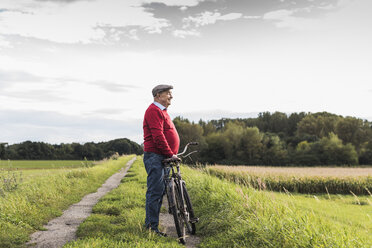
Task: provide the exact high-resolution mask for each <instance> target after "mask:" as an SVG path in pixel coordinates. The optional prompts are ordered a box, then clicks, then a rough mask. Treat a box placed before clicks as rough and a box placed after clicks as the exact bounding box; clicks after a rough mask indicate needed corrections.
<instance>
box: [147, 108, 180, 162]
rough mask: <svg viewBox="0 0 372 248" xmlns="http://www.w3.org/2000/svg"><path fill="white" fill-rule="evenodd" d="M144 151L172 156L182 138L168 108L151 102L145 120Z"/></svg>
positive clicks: (175, 152)
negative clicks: (162, 108)
mask: <svg viewBox="0 0 372 248" xmlns="http://www.w3.org/2000/svg"><path fill="white" fill-rule="evenodd" d="M143 136H144V140H145V142H144V151H145V152H154V153H157V154H162V155H165V156H167V157H172V155H173V154H177V152H178V149H179V146H180V138H179V136H178V133H177V130H176V127H175V126H174V124H173V122H172V120H171V118H170V117H169V115H168V113H167V110H166V109H164V110H161V109H160V108H159V107H157V106H156V105H155V104H151V105H150V106H149V107H148V108H147V110H146V113H145V118H144V120H143Z"/></svg>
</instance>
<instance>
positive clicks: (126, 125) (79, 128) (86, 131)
mask: <svg viewBox="0 0 372 248" xmlns="http://www.w3.org/2000/svg"><path fill="white" fill-rule="evenodd" d="M0 129H1V130H2V132H1V133H0V140H1V141H2V142H9V143H10V144H12V143H18V142H22V141H25V140H31V141H44V142H49V143H53V144H55V143H62V142H63V143H69V142H89V141H95V142H99V141H107V140H111V139H115V138H122V137H126V138H129V139H131V140H133V141H136V142H138V143H141V142H142V120H137V119H128V120H126V121H119V120H111V119H107V118H98V117H90V118H86V117H85V118H84V117H80V116H70V115H63V114H59V113H57V112H47V111H32V110H0Z"/></svg>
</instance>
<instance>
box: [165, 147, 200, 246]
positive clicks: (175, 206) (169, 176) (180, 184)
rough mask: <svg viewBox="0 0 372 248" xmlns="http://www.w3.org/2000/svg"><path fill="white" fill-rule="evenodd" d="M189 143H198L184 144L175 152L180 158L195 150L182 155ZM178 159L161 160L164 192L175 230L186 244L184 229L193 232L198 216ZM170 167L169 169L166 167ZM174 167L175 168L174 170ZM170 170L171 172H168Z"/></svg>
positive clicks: (180, 239) (181, 241)
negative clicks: (179, 151)
mask: <svg viewBox="0 0 372 248" xmlns="http://www.w3.org/2000/svg"><path fill="white" fill-rule="evenodd" d="M190 145H198V143H197V142H190V143H188V144H187V145H186V146H185V149H184V150H183V152H182V153H179V154H177V156H178V157H180V158H183V159H184V158H187V157H189V156H190V155H191V154H193V153H195V152H197V151H193V152H190V153H189V154H187V155H184V154H185V153H186V151H187V148H188V147H189V146H190ZM180 161H181V160H175V159H173V158H168V159H164V160H163V164H164V175H165V178H164V183H165V188H166V194H167V199H168V206H169V208H168V211H169V213H170V214H172V215H173V218H174V224H175V226H176V231H177V235H178V239H179V241H180V243H182V244H186V240H185V238H186V236H185V231H186V229H187V231H188V233H190V234H195V232H196V226H195V223H197V222H198V221H199V218H197V217H195V214H194V210H193V208H192V204H191V200H190V196H189V194H188V192H187V189H186V183H185V181H184V180H182V177H181V171H180ZM169 167H170V170H167V168H169ZM174 167H176V168H177V172H175V170H174ZM169 171H171V173H169Z"/></svg>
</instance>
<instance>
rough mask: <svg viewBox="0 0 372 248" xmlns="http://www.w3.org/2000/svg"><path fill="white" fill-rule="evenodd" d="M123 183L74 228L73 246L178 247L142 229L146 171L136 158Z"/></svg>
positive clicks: (167, 239)
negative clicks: (75, 233)
mask: <svg viewBox="0 0 372 248" xmlns="http://www.w3.org/2000/svg"><path fill="white" fill-rule="evenodd" d="M122 182H123V183H122V184H121V185H120V186H119V187H118V188H117V189H114V190H112V191H111V192H110V193H109V194H107V195H106V196H104V197H102V198H101V200H100V201H99V202H98V204H97V205H96V206H95V207H94V208H93V214H92V215H91V216H89V217H88V218H87V219H86V220H85V221H84V222H83V223H82V224H81V225H80V226H79V228H78V232H77V236H78V238H79V239H78V240H77V241H74V242H71V243H68V244H66V245H65V246H64V247H65V248H67V247H68V248H75V247H76V248H77V247H79V248H80V247H86V248H88V247H89V248H91V247H110V248H116V247H141V248H142V247H151V248H152V247H182V246H181V245H179V244H178V242H177V241H176V240H175V239H172V238H169V237H168V238H164V237H158V236H156V235H154V234H153V233H151V232H149V231H147V230H145V229H144V227H143V224H144V221H145V194H146V172H145V169H144V165H143V163H142V161H141V160H140V159H138V160H137V161H136V162H135V163H134V164H133V165H132V168H131V169H130V170H129V172H128V174H127V175H126V177H125V178H124V179H123V181H122Z"/></svg>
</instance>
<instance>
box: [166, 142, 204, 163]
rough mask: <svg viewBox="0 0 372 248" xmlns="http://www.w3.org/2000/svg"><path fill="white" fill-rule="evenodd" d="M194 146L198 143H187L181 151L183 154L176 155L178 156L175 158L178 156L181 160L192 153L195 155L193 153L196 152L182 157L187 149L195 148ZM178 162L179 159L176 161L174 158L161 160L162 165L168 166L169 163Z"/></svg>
mask: <svg viewBox="0 0 372 248" xmlns="http://www.w3.org/2000/svg"><path fill="white" fill-rule="evenodd" d="M196 145H199V143H198V142H189V143H187V145H186V146H185V148H184V149H183V152H181V153H178V154H177V157H178V156H180V157H182V158H186V157H188V156H190V155H191V154H193V153H195V152H198V151H192V152H190V153H189V154H187V155H183V154H185V153H186V151H187V148H188V147H189V146H196ZM179 161H181V158H178V159H176V158H166V159H164V160H163V163H164V164H168V163H171V162H179Z"/></svg>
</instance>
